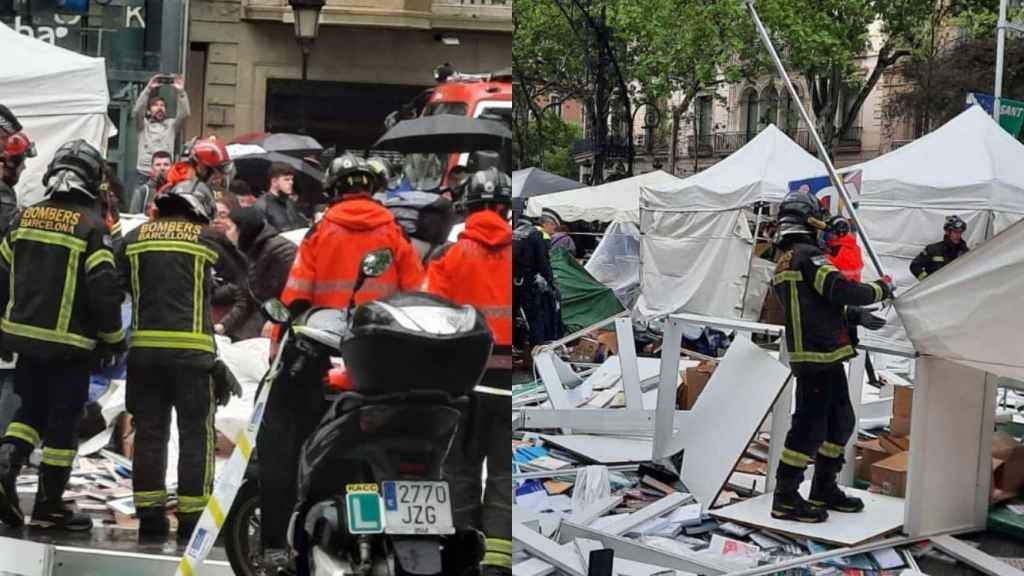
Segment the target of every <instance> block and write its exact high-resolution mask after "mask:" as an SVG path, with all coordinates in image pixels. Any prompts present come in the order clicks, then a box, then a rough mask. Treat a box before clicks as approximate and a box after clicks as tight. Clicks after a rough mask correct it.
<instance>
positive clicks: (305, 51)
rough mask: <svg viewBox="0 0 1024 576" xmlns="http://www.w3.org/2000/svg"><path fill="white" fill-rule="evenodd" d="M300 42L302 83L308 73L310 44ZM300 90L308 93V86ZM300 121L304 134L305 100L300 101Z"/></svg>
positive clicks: (305, 128) (305, 127)
mask: <svg viewBox="0 0 1024 576" xmlns="http://www.w3.org/2000/svg"><path fill="white" fill-rule="evenodd" d="M300 44H301V46H302V83H303V84H305V83H306V79H307V77H308V73H309V51H310V45H309V42H308V41H304V40H300ZM302 91H303V92H305V93H307V94H308V88H307V87H306V86H305V85H304V86H303V87H302ZM300 121H301V125H300V132H301V133H302V134H306V132H307V126H306V103H305V102H303V103H302V117H301V118H300Z"/></svg>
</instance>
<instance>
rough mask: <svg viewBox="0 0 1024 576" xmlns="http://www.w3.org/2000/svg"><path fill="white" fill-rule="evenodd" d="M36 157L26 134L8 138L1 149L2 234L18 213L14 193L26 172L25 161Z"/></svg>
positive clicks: (32, 144)
mask: <svg viewBox="0 0 1024 576" xmlns="http://www.w3.org/2000/svg"><path fill="white" fill-rule="evenodd" d="M35 157H36V145H35V143H34V142H32V140H30V139H29V137H28V135H26V134H25V133H24V132H17V133H15V134H12V135H10V136H9V137H8V138H7V142H6V143H5V144H4V146H3V148H2V149H0V163H2V164H0V232H6V231H7V226H8V225H9V224H10V223H11V220H13V219H14V216H15V215H16V214H17V213H18V195H17V193H15V192H14V187H15V186H17V184H18V181H19V180H20V179H21V173H22V172H24V171H25V160H26V159H28V158H35Z"/></svg>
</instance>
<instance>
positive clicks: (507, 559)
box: [480, 552, 512, 569]
mask: <svg viewBox="0 0 1024 576" xmlns="http://www.w3.org/2000/svg"><path fill="white" fill-rule="evenodd" d="M480 565H481V566H498V567H499V568H509V569H511V568H512V555H511V554H502V553H500V552H487V553H486V554H484V559H483V561H481V562H480Z"/></svg>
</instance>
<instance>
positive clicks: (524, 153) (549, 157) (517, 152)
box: [513, 110, 583, 180]
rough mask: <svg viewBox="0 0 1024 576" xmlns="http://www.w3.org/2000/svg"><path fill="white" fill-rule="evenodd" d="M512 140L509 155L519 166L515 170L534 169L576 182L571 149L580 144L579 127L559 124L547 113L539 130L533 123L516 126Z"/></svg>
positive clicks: (536, 124) (576, 170)
mask: <svg viewBox="0 0 1024 576" xmlns="http://www.w3.org/2000/svg"><path fill="white" fill-rule="evenodd" d="M519 128H521V129H519ZM515 136H516V138H515V140H514V142H513V148H514V150H513V153H514V157H515V158H516V159H517V160H518V162H519V165H518V166H517V167H516V168H517V169H521V168H530V167H534V166H535V167H537V168H541V169H542V170H546V171H547V172H551V173H552V174H558V175H559V176H564V177H566V178H570V179H572V180H576V179H577V178H579V169H578V168H577V167H576V164H575V163H574V162H573V158H572V147H573V145H574V144H576V143H577V142H580V141H582V140H583V130H582V129H581V128H580V127H579V126H575V125H573V124H568V123H566V122H564V121H562V119H561V118H559V117H558V116H557V115H555V114H554V113H553V112H551V111H550V110H549V111H547V112H546V113H545V114H544V121H543V123H542V124H541V125H540V126H539V129H538V123H537V121H535V120H530V121H527V122H526V123H525V124H524V125H522V126H521V127H519V126H517V131H516V134H515ZM538 158H539V159H540V161H539V162H538Z"/></svg>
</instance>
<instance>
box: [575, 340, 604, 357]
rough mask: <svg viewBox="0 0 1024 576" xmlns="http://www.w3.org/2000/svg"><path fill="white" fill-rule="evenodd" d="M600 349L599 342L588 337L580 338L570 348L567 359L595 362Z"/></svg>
mask: <svg viewBox="0 0 1024 576" xmlns="http://www.w3.org/2000/svg"><path fill="white" fill-rule="evenodd" d="M600 351H601V343H600V342H598V341H596V340H591V339H589V338H580V339H579V341H577V342H576V346H575V347H574V348H573V349H572V354H571V355H570V356H569V359H570V360H572V361H573V362H595V361H597V355H598V353H600Z"/></svg>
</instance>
